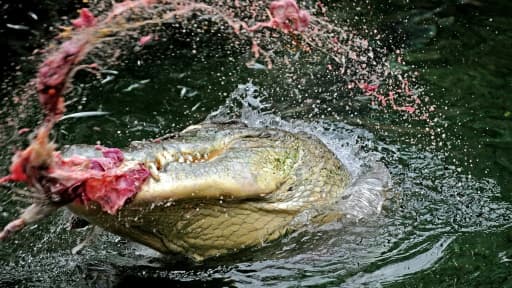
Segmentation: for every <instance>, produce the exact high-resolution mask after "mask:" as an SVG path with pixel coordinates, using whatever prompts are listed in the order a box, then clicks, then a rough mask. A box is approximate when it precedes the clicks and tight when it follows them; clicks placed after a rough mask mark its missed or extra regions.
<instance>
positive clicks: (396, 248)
mask: <svg viewBox="0 0 512 288" xmlns="http://www.w3.org/2000/svg"><path fill="white" fill-rule="evenodd" d="M333 2H334V1H333ZM356 7H358V8H359V9H355V8H356ZM511 8H512V5H511V4H509V3H508V1H488V2H483V1H482V2H477V1H474V0H473V1H429V2H428V3H425V2H424V1H404V3H402V2H401V1H390V2H388V3H385V4H376V3H370V4H362V3H358V4H352V2H350V3H343V4H338V5H337V6H336V7H335V8H333V9H334V11H333V12H334V13H333V14H334V15H336V17H338V18H339V21H340V22H341V23H348V25H349V26H351V27H355V28H357V29H363V28H362V27H363V26H367V27H371V28H372V29H373V28H375V29H379V31H380V33H381V34H382V35H383V36H382V38H381V39H382V40H381V42H382V43H383V44H382V45H385V46H389V48H391V49H396V48H402V47H406V53H405V58H406V67H403V68H402V69H416V70H418V71H419V72H420V74H419V80H420V84H419V87H420V88H421V89H422V90H423V91H422V97H424V98H426V97H428V98H429V103H430V104H432V105H435V106H436V109H435V110H434V111H433V112H431V113H430V115H429V117H430V119H431V120H432V124H429V123H427V122H426V121H421V120H414V119H411V118H410V117H406V116H404V115H403V114H400V113H397V112H392V111H384V110H375V109H369V108H368V107H367V104H365V103H358V102H347V101H346V99H344V98H343V97H345V96H344V93H343V92H339V90H338V89H339V86H337V83H336V80H335V79H331V78H328V77H322V75H321V74H315V73H314V72H315V71H317V70H318V71H319V70H322V69H321V68H323V67H315V66H311V65H309V64H308V65H305V64H301V63H300V60H301V59H299V60H298V63H297V65H298V67H302V66H300V65H304V67H305V68H304V69H302V70H301V69H296V68H293V67H276V69H273V70H271V71H265V70H251V69H248V68H245V66H244V61H245V60H246V58H245V57H246V56H245V55H242V54H240V53H237V51H236V50H235V49H229V47H226V46H225V44H224V43H225V42H224V40H223V39H220V40H215V39H213V40H212V38H211V37H210V36H204V37H205V39H207V40H205V41H201V40H200V41H196V42H194V41H192V42H193V43H192V42H191V41H188V40H187V39H186V37H182V38H177V39H174V40H173V41H172V43H167V42H165V46H164V45H163V44H160V45H154V46H150V47H148V48H147V49H145V50H143V51H141V52H139V53H134V54H133V55H131V56H129V57H127V58H128V59H127V60H126V63H125V64H124V65H122V66H121V67H115V68H116V69H117V70H118V71H119V74H117V75H115V77H114V79H112V80H111V81H109V82H106V83H104V84H100V83H99V80H95V79H90V78H89V77H88V76H87V75H85V74H84V75H83V74H80V75H78V80H77V89H75V91H74V93H73V96H74V97H76V98H78V99H79V100H78V101H77V102H75V103H73V104H71V105H70V106H68V107H69V110H70V112H78V111H87V110H103V111H109V112H111V114H110V115H108V116H106V117H105V116H103V117H97V118H76V119H69V120H65V121H63V123H61V124H60V126H59V127H58V129H57V133H56V135H55V137H56V140H57V142H58V143H60V144H72V143H95V142H96V141H101V142H102V143H103V144H105V145H112V146H120V145H125V144H126V143H128V142H129V141H131V140H138V139H143V138H149V137H156V136H159V135H162V134H165V133H167V132H170V131H175V130H178V129H181V128H183V127H185V126H187V125H189V124H193V123H197V122H199V121H201V120H203V119H205V118H206V117H221V116H226V117H238V118H241V119H243V120H245V121H247V122H249V123H250V124H251V125H256V126H258V125H265V126H273V127H280V128H283V129H289V130H300V131H308V132H310V133H313V134H316V135H318V136H319V137H321V138H322V139H323V140H324V141H325V142H326V143H327V144H328V145H329V146H330V147H331V148H332V149H333V150H334V151H335V152H336V154H337V155H338V156H339V158H340V159H341V160H343V161H344V162H345V163H346V165H347V166H349V169H350V170H351V171H352V172H353V173H354V174H357V173H359V172H361V171H362V169H363V168H364V167H365V165H367V164H368V163H370V162H372V161H373V160H381V161H384V162H385V163H386V165H387V166H388V167H389V169H390V171H391V175H392V178H393V182H394V189H393V190H394V192H393V194H394V197H393V198H392V199H391V200H389V201H388V203H387V204H386V207H385V209H384V211H383V213H382V214H381V215H379V216H378V217H375V218H372V219H368V220H364V221H360V222H358V223H334V224H331V225H327V226H326V227H322V228H321V229H313V228H312V229H311V230H308V231H300V232H297V233H294V234H292V235H288V236H286V237H284V238H283V239H280V240H278V241H275V242H272V243H268V244H267V245H265V246H264V247H263V248H259V249H252V250H249V251H243V252H241V253H239V254H236V255H229V256H226V257H223V258H221V259H214V260H209V261H207V262H205V263H202V264H193V263H189V262H187V261H186V260H184V259H179V258H176V257H168V258H162V257H161V256H159V255H157V254H156V253H154V252H152V251H150V250H147V249H145V248H143V247H140V246H138V245H134V244H132V243H128V242H127V241H125V240H123V239H120V238H118V237H116V236H113V235H110V234H107V233H101V234H100V235H99V236H98V237H96V239H95V241H94V242H93V243H92V244H90V245H89V246H87V247H86V248H85V249H84V250H83V251H82V252H81V254H80V255H72V254H71V253H70V249H71V248H72V247H73V246H75V245H76V244H77V243H79V241H80V240H81V239H83V238H84V237H85V235H86V233H87V229H86V231H68V230H67V228H66V225H67V224H66V223H67V221H68V218H69V217H68V216H69V215H67V214H66V213H65V212H61V213H60V214H58V215H55V216H53V217H51V218H50V219H48V220H46V221H44V222H43V223H41V224H39V225H37V226H34V227H33V228H29V229H26V230H25V231H23V232H21V233H19V235H16V236H15V237H14V238H13V239H11V240H10V241H8V242H6V243H1V246H0V263H1V265H2V269H1V270H0V287H15V286H19V287H82V286H83V287H112V286H117V287H123V286H127V285H159V286H164V285H165V286H176V287H231V286H238V287H245V286H250V287H261V286H274V287H302V286H314V287H361V286H364V287H383V286H386V287H512V153H511V154H509V153H510V152H511V150H512V149H511V148H512V95H511V94H512V68H511V65H512V52H510V48H509V46H510V41H511V39H512V18H510V17H509V11H510V9H511ZM369 41H370V42H371V41H376V40H375V39H371V38H370V39H369ZM169 42H171V41H169ZM192 47H194V48H193V49H195V50H196V51H197V53H192ZM316 68H318V69H316ZM297 71H303V73H302V72H301V73H299V74H297V73H298V72H297ZM311 71H313V72H311ZM27 77H29V78H30V75H28V76H27ZM297 79H301V82H300V83H301V85H298V84H297V83H299V82H297ZM145 80H149V82H147V81H145ZM141 81H142V82H141ZM135 83H139V84H141V85H140V86H139V87H137V88H133V89H128V87H130V86H131V85H133V84H135ZM249 83H252V84H249ZM183 87H187V89H185V88H183ZM256 87H258V89H257V90H254V89H255V88H256ZM335 87H336V89H334V88H335ZM8 88H9V87H8ZM10 88H12V87H10ZM6 90H7V89H4V92H5V91H6ZM126 90H130V91H126ZM196 92H197V93H196ZM6 95H8V93H7V94H6ZM347 103H351V104H350V105H349V104H347ZM346 106H349V107H348V108H347V107H346ZM7 107H9V109H7V110H6V109H4V110H2V116H4V117H6V118H7V117H12V116H13V115H16V112H14V110H12V109H11V106H7ZM26 110H27V111H28V112H27V113H29V117H28V118H26V119H24V120H23V123H22V124H24V125H29V126H30V125H32V126H33V125H34V124H33V123H34V122H35V121H37V117H38V114H37V112H34V111H35V110H34V111H33V110H31V109H28V108H27V109H26ZM215 111H219V113H215ZM212 115H216V116H212ZM2 123H3V122H2ZM0 131H4V130H0ZM5 131H6V132H5V133H4V134H2V135H1V136H2V140H4V139H7V138H9V137H6V135H7V136H10V134H8V133H10V132H12V131H10V130H8V129H7V128H6V129H5ZM12 141H14V142H16V141H18V142H20V143H21V142H22V139H21V138H20V139H18V138H16V137H15V138H14V139H13V140H12ZM4 143H5V141H4ZM10 143H11V142H10ZM4 145H5V146H4V147H8V145H7V143H6V144H4ZM10 155H11V151H10V150H9V151H7V149H4V151H3V152H1V155H0V156H1V157H0V159H2V162H1V165H2V167H6V166H7V165H8V158H9V157H10ZM4 171H6V170H5V169H4ZM2 192H3V193H2V195H1V196H0V201H1V202H0V204H1V206H0V213H2V214H1V217H0V226H3V225H5V224H6V223H7V222H8V221H9V219H12V218H13V217H14V216H15V215H16V214H17V210H16V209H17V207H23V206H24V205H25V203H22V202H18V201H13V200H10V199H11V194H9V193H8V189H7V188H6V189H2Z"/></svg>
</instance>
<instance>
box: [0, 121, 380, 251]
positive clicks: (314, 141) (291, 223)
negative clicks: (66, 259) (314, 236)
mask: <svg viewBox="0 0 512 288" xmlns="http://www.w3.org/2000/svg"><path fill="white" fill-rule="evenodd" d="M115 149H117V148H115ZM100 150H101V149H100ZM117 150H119V149H117ZM109 151H110V152H112V151H111V150H109ZM119 151H120V150H119ZM62 153H63V154H62V155H63V157H70V158H65V159H78V160H80V159H98V157H100V155H99V153H101V152H100V151H99V149H98V146H96V147H95V146H91V145H71V146H68V147H66V148H65V149H64V150H63V152H62ZM103 153H105V150H103ZM74 155H75V156H74ZM76 155H80V157H86V158H73V157H76ZM104 155H105V154H104ZM119 155H121V154H119ZM122 156H123V157H117V156H116V155H114V156H113V157H114V158H116V157H117V158H116V159H117V161H118V162H120V163H121V164H120V165H121V166H120V167H118V168H116V169H120V170H123V171H131V170H130V169H131V168H132V167H143V169H144V171H147V172H145V173H146V174H145V175H146V176H145V178H144V180H143V181H140V186H139V187H138V191H137V192H136V194H134V195H131V196H130V197H129V198H127V201H126V202H124V200H123V202H122V204H120V205H119V207H118V208H119V209H118V208H115V209H110V210H109V209H105V207H110V206H108V205H107V204H109V201H114V202H115V201H116V200H115V197H117V196H116V195H117V194H116V192H112V191H110V192H109V191H107V193H110V194H114V195H113V196H112V195H111V196H109V197H114V198H108V197H107V198H106V199H107V200H105V201H103V202H101V201H99V202H94V201H89V202H88V201H84V199H85V198H83V197H84V196H81V197H78V198H77V197H75V198H74V200H73V201H71V200H66V201H65V202H63V199H62V198H61V197H60V198H59V197H56V199H57V200H52V201H54V202H53V204H50V205H46V204H45V205H43V204H38V203H35V204H33V205H32V206H31V207H29V208H28V209H26V210H25V212H24V214H23V215H22V216H21V217H20V219H19V220H15V221H14V222H13V223H14V224H12V225H11V224H9V225H8V226H6V228H5V229H4V236H5V235H7V234H8V233H7V232H12V231H14V230H17V229H18V226H20V227H22V226H23V225H24V224H27V223H29V222H30V221H32V220H30V221H29V220H28V219H35V220H37V219H40V218H42V217H43V216H44V215H48V214H49V213H51V211H53V210H55V209H57V208H58V207H61V206H62V205H60V204H58V205H57V204H55V203H58V201H60V202H61V203H66V205H65V206H66V207H67V208H68V209H69V210H70V211H71V212H72V213H74V214H76V215H77V216H78V217H80V218H82V219H85V220H86V221H87V222H89V223H91V224H93V225H96V226H99V227H101V228H103V229H104V230H107V231H110V232H112V233H114V234H117V235H119V236H122V237H126V238H128V239H131V240H133V241H135V242H138V243H141V244H143V245H146V246H149V247H151V248H153V249H155V250H157V251H159V252H161V253H164V254H170V253H179V254H183V255H186V256H188V257H189V258H191V259H193V260H196V261H201V260H203V259H205V258H209V257H214V256H219V255H222V254H226V253H230V252H235V251H238V250H240V249H244V248H248V247H254V246H260V245H262V244H263V243H266V242H268V241H272V240H275V239H277V238H279V237H280V236H282V235H284V234H286V233H288V232H290V231H294V230H298V229H301V228H304V227H311V226H312V225H313V226H314V225H321V224H324V223H329V222H332V221H334V220H336V219H340V218H342V217H343V216H344V215H346V214H347V213H348V212H349V210H350V211H352V214H354V215H355V214H357V213H358V211H359V212H361V211H369V210H372V209H371V208H372V207H370V206H372V205H373V210H374V211H376V212H379V211H380V205H381V204H382V199H383V197H382V193H381V192H382V190H381V189H379V187H381V186H382V185H381V182H382V181H380V180H379V177H378V176H377V177H374V176H372V175H370V177H366V178H365V177H359V178H360V179H359V180H361V179H363V180H362V184H358V185H355V186H354V183H356V184H357V183H358V180H357V179H356V181H353V179H352V177H351V175H350V173H349V171H348V169H347V168H346V167H345V166H344V165H343V164H342V162H341V161H340V160H339V159H338V158H337V157H336V155H335V154H334V153H333V152H332V151H331V150H330V149H329V148H328V147H327V146H326V145H325V144H324V143H323V142H322V141H321V140H320V139H319V138H317V137H316V136H313V135H311V134H308V133H304V132H298V133H292V132H288V131H285V130H280V129H275V128H255V127H248V126H247V125H245V124H243V123H240V122H234V123H202V124H199V125H193V126H190V127H188V128H186V129H185V130H183V131H182V132H179V133H175V134H170V135H167V136H165V137H163V138H160V139H156V140H151V141H136V142H132V143H131V144H130V146H129V147H128V148H126V149H124V150H123V151H122ZM55 159H60V158H55ZM105 159H106V158H103V160H105ZM107 160H109V161H110V158H109V159H107ZM66 161H67V162H63V163H69V161H71V160H66ZM80 161H81V160H80ZM91 161H92V160H91ZM71 162H73V161H71ZM79 163H81V162H79ZM84 163H85V162H84ZM87 163H88V164H87V165H89V166H90V165H91V164H92V163H93V162H90V161H89V160H88V162H87ZM105 163H110V162H108V161H107V162H105ZM66 165H67V164H66ZM80 165H82V164H80ZM105 165H107V164H105ZM109 165H110V164H109ZM107 166H108V165H107ZM63 167H64V166H63ZM382 167H383V166H382ZM381 170H383V171H384V170H385V171H386V173H387V170H386V169H385V167H384V169H381ZM62 171H64V170H62ZM72 171H75V170H72ZM87 171H90V170H87ZM76 173H78V172H72V174H65V173H64V174H61V173H55V172H54V174H52V175H53V176H52V177H54V176H55V175H57V174H58V175H59V177H60V178H59V179H60V180H59V181H61V182H59V183H65V182H66V181H64V180H65V179H68V178H66V177H65V175H75V174H76ZM88 173H89V172H88ZM377 174H379V173H377ZM384 174H385V173H384ZM384 174H383V173H380V174H379V175H384ZM49 175H50V174H49ZM63 175H64V176H63ZM52 177H47V179H50V180H51V179H52ZM55 177H56V176H55ZM130 177H131V176H130ZM124 180H126V181H128V182H130V181H131V180H130V179H126V178H124ZM124 180H123V181H124ZM376 180H377V182H376ZM381 180H382V179H381ZM38 181H40V180H38ZM123 181H117V182H116V183H117V184H116V185H121V186H123V185H124V184H123V183H124V182H123ZM372 181H373V182H372ZM379 181H380V182H379ZM128 182H127V183H128ZM359 182H361V181H359ZM45 183H46V182H44V181H42V182H41V186H45V185H47V184H48V183H50V182H48V183H46V184H45ZM59 183H57V184H55V183H54V184H52V185H53V186H51V185H50V186H46V187H53V188H52V189H53V190H54V189H57V188H59V187H61V186H60V184H59ZM80 183H83V182H80ZM88 183H89V182H88ZM119 183H121V184H119ZM89 184H90V183H89ZM89 184H87V185H89ZM132 184H133V183H132ZM83 185H84V184H80V185H75V184H73V185H71V186H70V188H69V189H68V190H66V191H75V190H80V189H82V190H81V191H83V187H84V186H83ZM73 187H75V188H73ZM80 187H81V188H80ZM116 187H117V188H119V187H118V186H116ZM86 188H87V187H86ZM100 188H101V187H100ZM117 188H116V189H117ZM350 188H352V189H350ZM95 189H96V190H98V189H97V188H95ZM47 190H48V189H47ZM96 190H95V191H96ZM99 190H101V189H99ZM103 190H105V191H106V190H110V188H103ZM114 190H115V189H114ZM116 191H117V190H116ZM62 195H65V194H64V193H60V196H62ZM100 196H101V195H100ZM53 198H55V197H53ZM53 198H52V199H53ZM70 199H71V198H70ZM97 199H100V200H101V197H100V198H97ZM109 199H110V200H109ZM112 199H114V200H112ZM347 199H349V200H348V201H347ZM350 199H352V200H350ZM55 201H57V202H55ZM101 203H103V204H101ZM105 203H106V204H105ZM359 214H361V213H359ZM361 215H364V213H362V214H361ZM22 224H23V225H22ZM12 227H15V228H16V229H13V228H12Z"/></svg>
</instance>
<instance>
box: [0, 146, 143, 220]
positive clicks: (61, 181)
mask: <svg viewBox="0 0 512 288" xmlns="http://www.w3.org/2000/svg"><path fill="white" fill-rule="evenodd" d="M97 149H98V150H101V151H102V154H103V157H100V158H92V159H88V158H85V157H81V156H72V157H70V158H63V157H62V156H61V155H60V153H58V152H54V153H53V161H52V165H51V166H50V167H49V168H48V169H47V171H46V172H45V175H44V177H45V178H46V179H49V181H47V182H45V183H44V184H43V186H44V188H45V192H46V193H48V194H49V196H50V199H54V198H55V199H59V201H62V202H64V203H63V204H67V203H69V202H71V201H75V200H77V201H81V202H82V203H84V204H87V203H88V202H91V201H92V202H96V203H98V204H99V205H100V206H101V208H102V209H103V210H104V211H106V212H108V213H110V214H115V213H116V212H117V210H119V208H121V207H123V205H124V204H125V202H126V201H127V200H128V199H130V198H132V197H133V196H135V194H136V193H137V192H138V191H139V190H140V186H141V185H142V184H143V183H144V181H145V180H146V179H147V178H148V176H149V170H148V169H147V168H146V167H145V166H144V165H143V164H142V163H138V164H136V165H132V166H130V167H129V168H125V167H121V164H122V163H123V161H124V155H123V153H122V151H121V150H119V149H117V148H104V147H97ZM30 151H31V150H28V149H27V150H25V151H23V152H20V153H18V155H17V156H16V157H15V159H14V161H13V164H12V165H11V174H10V175H9V176H6V177H4V178H2V179H0V183H2V182H7V181H16V182H25V183H27V184H29V185H30V184H31V179H32V177H29V175H27V174H26V171H25V167H26V166H27V162H28V161H29V160H28V159H30Z"/></svg>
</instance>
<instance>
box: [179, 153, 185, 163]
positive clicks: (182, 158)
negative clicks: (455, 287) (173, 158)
mask: <svg viewBox="0 0 512 288" xmlns="http://www.w3.org/2000/svg"><path fill="white" fill-rule="evenodd" d="M178 162H180V163H183V162H185V158H184V157H183V155H180V156H179V157H178Z"/></svg>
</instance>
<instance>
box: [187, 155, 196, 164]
mask: <svg viewBox="0 0 512 288" xmlns="http://www.w3.org/2000/svg"><path fill="white" fill-rule="evenodd" d="M185 160H187V163H190V162H192V161H194V158H192V155H185Z"/></svg>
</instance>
